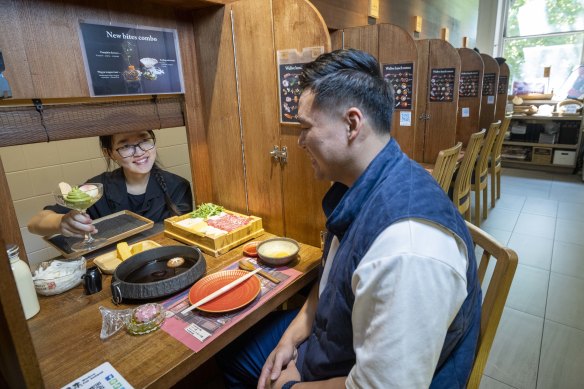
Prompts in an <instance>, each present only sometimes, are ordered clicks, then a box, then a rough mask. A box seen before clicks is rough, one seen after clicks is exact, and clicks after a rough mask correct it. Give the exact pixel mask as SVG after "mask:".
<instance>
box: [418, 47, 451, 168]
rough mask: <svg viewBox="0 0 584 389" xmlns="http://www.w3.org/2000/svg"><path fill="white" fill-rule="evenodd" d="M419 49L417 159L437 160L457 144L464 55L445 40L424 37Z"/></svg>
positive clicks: (425, 161) (427, 161)
mask: <svg viewBox="0 0 584 389" xmlns="http://www.w3.org/2000/svg"><path fill="white" fill-rule="evenodd" d="M416 45H417V48H418V63H419V65H418V70H417V75H418V76H417V79H418V82H419V86H418V97H417V99H416V101H417V114H418V123H419V124H418V125H417V126H416V134H415V146H414V159H415V160H416V161H418V162H424V163H434V162H436V157H438V153H439V152H440V150H443V149H447V148H449V147H452V146H454V144H455V143H456V115H457V110H458V85H459V81H460V80H459V77H460V56H459V55H458V51H457V50H456V49H455V48H454V47H453V46H452V45H451V44H450V43H448V42H446V41H444V40H442V39H423V40H419V41H417V42H416Z"/></svg>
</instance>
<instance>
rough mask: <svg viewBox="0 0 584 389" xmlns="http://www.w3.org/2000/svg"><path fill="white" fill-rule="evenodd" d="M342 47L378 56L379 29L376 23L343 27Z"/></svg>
mask: <svg viewBox="0 0 584 389" xmlns="http://www.w3.org/2000/svg"><path fill="white" fill-rule="evenodd" d="M343 48H344V49H358V50H362V51H366V52H367V53H369V54H371V55H373V56H374V57H375V58H379V29H378V27H377V25H371V26H361V27H351V28H345V29H344V30H343Z"/></svg>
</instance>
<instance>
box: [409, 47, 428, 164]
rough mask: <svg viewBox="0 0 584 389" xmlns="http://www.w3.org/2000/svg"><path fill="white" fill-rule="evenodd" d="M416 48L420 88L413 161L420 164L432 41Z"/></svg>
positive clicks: (417, 101)
mask: <svg viewBox="0 0 584 389" xmlns="http://www.w3.org/2000/svg"><path fill="white" fill-rule="evenodd" d="M416 48H417V49H418V68H417V70H416V80H418V88H417V93H416V96H417V97H416V102H415V104H416V114H417V115H416V117H414V118H413V119H412V120H415V121H416V126H415V129H414V155H413V159H414V160H415V161H418V162H425V161H424V141H425V136H426V120H425V119H424V116H425V115H426V105H427V102H428V83H429V80H428V66H429V62H428V60H429V52H430V41H429V40H428V39H423V40H418V41H416Z"/></svg>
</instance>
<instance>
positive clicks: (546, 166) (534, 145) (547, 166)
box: [503, 115, 584, 171]
mask: <svg viewBox="0 0 584 389" xmlns="http://www.w3.org/2000/svg"><path fill="white" fill-rule="evenodd" d="M566 121H571V122H578V124H577V130H576V131H577V133H576V143H575V144H573V143H569V144H567V143H540V142H534V141H521V140H505V141H504V142H503V163H504V165H505V166H509V167H521V168H534V169H542V170H564V171H567V170H572V169H574V168H575V167H576V164H577V163H578V151H579V150H580V143H581V142H582V131H584V126H583V125H584V122H583V120H582V115H565V116H538V115H513V116H512V117H511V125H510V126H509V129H510V131H511V129H512V128H513V125H514V124H517V123H518V122H525V124H546V123H549V122H554V123H562V122H566ZM559 131H560V132H559V133H558V140H557V141H559V139H560V138H561V131H568V129H566V128H564V129H562V128H561V127H560V129H559ZM506 146H512V147H521V148H525V149H526V151H527V158H526V159H525V160H521V159H515V158H505V156H504V154H505V147H506ZM536 149H549V151H550V158H549V162H548V161H547V160H544V161H542V160H541V159H540V160H539V161H534V160H533V158H534V155H535V152H536ZM563 150H565V151H566V152H570V153H574V158H573V161H569V162H568V163H566V164H558V163H556V164H554V155H555V154H556V153H559V152H561V151H563ZM538 151H541V150H538Z"/></svg>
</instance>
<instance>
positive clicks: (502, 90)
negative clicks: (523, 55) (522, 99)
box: [497, 76, 509, 95]
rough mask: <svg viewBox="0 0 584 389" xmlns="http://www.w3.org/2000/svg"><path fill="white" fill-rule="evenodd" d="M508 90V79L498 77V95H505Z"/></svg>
mask: <svg viewBox="0 0 584 389" xmlns="http://www.w3.org/2000/svg"><path fill="white" fill-rule="evenodd" d="M508 89H509V77H507V76H500V77H499V85H498V86H497V93H498V94H500V95H505V94H507V90H508Z"/></svg>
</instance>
